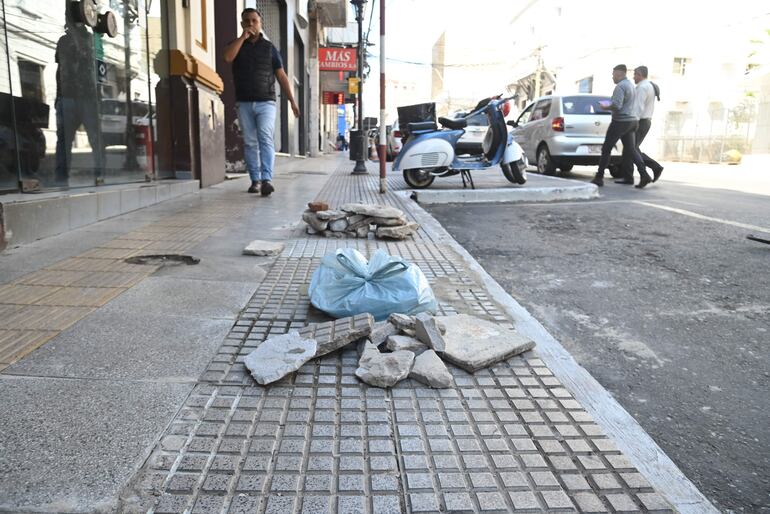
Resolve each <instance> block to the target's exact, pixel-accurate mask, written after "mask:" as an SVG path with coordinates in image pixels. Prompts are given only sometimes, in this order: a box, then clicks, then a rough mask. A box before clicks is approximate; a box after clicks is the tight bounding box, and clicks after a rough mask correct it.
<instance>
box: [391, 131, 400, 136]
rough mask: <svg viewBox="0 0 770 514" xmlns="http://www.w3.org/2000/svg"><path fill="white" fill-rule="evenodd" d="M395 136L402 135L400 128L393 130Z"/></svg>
mask: <svg viewBox="0 0 770 514" xmlns="http://www.w3.org/2000/svg"><path fill="white" fill-rule="evenodd" d="M393 137H401V131H400V130H394V131H393Z"/></svg>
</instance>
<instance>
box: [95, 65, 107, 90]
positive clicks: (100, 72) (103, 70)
mask: <svg viewBox="0 0 770 514" xmlns="http://www.w3.org/2000/svg"><path fill="white" fill-rule="evenodd" d="M96 81H97V82H98V83H99V84H106V83H107V63H105V62H104V61H101V60H99V59H96Z"/></svg>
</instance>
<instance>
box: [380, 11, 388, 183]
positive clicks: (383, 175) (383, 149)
mask: <svg viewBox="0 0 770 514" xmlns="http://www.w3.org/2000/svg"><path fill="white" fill-rule="evenodd" d="M386 115H387V113H386V112H385V0H380V145H379V152H378V153H379V156H380V194H384V193H385V191H387V189H388V181H387V171H386V168H385V167H386V162H385V161H387V152H388V150H387V142H386V139H385V138H386V137H387V134H386V132H387V126H386V125H385V116H386Z"/></svg>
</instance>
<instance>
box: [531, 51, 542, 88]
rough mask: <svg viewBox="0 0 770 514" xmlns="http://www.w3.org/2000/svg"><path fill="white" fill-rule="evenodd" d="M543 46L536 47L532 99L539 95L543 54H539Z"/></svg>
mask: <svg viewBox="0 0 770 514" xmlns="http://www.w3.org/2000/svg"><path fill="white" fill-rule="evenodd" d="M542 49H543V47H541V46H539V47H537V50H536V52H537V71H535V91H534V98H532V100H535V99H537V98H538V97H539V96H540V86H541V84H540V80H541V78H542V76H543V55H542V54H541V50H542Z"/></svg>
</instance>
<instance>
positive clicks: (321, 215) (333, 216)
mask: <svg viewBox="0 0 770 514" xmlns="http://www.w3.org/2000/svg"><path fill="white" fill-rule="evenodd" d="M315 215H316V216H317V217H318V219H319V220H326V221H334V220H341V219H343V218H347V216H348V213H347V212H345V211H338V210H332V209H329V210H328V211H318V212H317V213H315Z"/></svg>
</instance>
